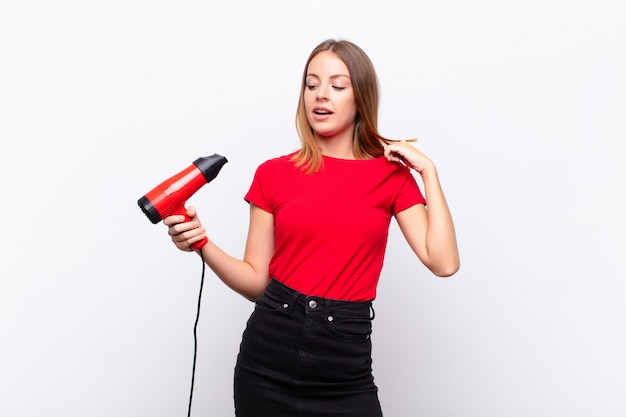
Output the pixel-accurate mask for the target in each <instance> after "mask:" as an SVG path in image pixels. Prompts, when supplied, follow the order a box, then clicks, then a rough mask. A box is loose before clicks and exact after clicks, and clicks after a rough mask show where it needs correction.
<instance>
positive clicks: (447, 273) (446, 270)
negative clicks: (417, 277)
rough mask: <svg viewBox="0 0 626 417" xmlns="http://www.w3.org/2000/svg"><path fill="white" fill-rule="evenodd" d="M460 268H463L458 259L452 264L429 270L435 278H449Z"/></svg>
mask: <svg viewBox="0 0 626 417" xmlns="http://www.w3.org/2000/svg"><path fill="white" fill-rule="evenodd" d="M460 267H461V265H460V262H459V260H458V259H456V260H454V261H452V262H448V263H445V264H441V265H436V266H432V267H431V268H429V269H430V270H431V272H432V273H433V274H434V275H435V276H437V277H439V278H448V277H451V276H452V275H454V274H456V273H457V272H458V270H459V268H460Z"/></svg>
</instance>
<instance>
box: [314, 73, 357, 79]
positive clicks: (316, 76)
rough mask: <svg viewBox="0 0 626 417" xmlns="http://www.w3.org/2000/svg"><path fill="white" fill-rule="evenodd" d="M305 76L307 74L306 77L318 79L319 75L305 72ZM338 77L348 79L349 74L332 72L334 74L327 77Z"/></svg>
mask: <svg viewBox="0 0 626 417" xmlns="http://www.w3.org/2000/svg"><path fill="white" fill-rule="evenodd" d="M306 76H307V77H315V78H317V79H320V76H319V75H317V74H307V75H306ZM339 77H346V78H348V79H350V76H349V75H347V74H334V75H331V76H330V77H329V78H330V79H331V80H333V79H335V78H339Z"/></svg>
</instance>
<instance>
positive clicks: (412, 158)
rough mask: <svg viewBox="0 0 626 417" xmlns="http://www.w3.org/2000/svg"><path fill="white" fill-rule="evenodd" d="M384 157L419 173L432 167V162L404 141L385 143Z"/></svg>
mask: <svg viewBox="0 0 626 417" xmlns="http://www.w3.org/2000/svg"><path fill="white" fill-rule="evenodd" d="M385 158H387V160H388V161H391V162H401V163H403V164H405V165H406V166H408V167H409V168H413V169H414V170H416V171H417V172H419V173H420V174H421V173H422V172H423V171H424V170H425V169H427V168H431V167H434V164H433V162H432V161H431V160H430V159H428V157H427V156H426V155H424V154H423V153H422V152H421V151H419V150H418V149H416V148H415V147H413V146H411V145H410V144H409V143H407V142H405V141H400V142H392V143H390V144H388V145H386V146H385Z"/></svg>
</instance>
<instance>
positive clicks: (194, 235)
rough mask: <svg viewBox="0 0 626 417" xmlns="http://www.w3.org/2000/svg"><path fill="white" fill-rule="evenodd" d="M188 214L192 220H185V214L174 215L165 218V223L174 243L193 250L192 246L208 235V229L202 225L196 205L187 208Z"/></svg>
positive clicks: (185, 249)
mask: <svg viewBox="0 0 626 417" xmlns="http://www.w3.org/2000/svg"><path fill="white" fill-rule="evenodd" d="M187 216H189V218H190V219H191V220H189V221H185V216H181V215H173V216H169V217H166V218H164V219H163V224H164V225H165V226H167V228H168V231H167V234H168V235H170V237H171V238H172V242H174V245H176V247H177V248H178V249H180V250H182V251H185V252H193V251H194V250H195V249H193V248H192V247H191V246H192V245H193V244H194V243H196V242H200V241H201V240H202V239H204V238H205V237H206V229H205V228H204V227H202V223H201V222H200V218H199V217H198V214H197V212H196V209H195V208H194V207H191V206H190V207H189V208H188V209H187Z"/></svg>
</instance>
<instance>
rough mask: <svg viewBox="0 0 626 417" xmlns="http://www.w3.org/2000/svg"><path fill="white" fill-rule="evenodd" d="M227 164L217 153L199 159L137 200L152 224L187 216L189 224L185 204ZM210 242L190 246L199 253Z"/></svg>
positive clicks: (204, 240) (204, 241)
mask: <svg viewBox="0 0 626 417" xmlns="http://www.w3.org/2000/svg"><path fill="white" fill-rule="evenodd" d="M226 162H228V160H227V159H226V158H224V157H223V156H221V155H218V154H213V155H211V156H207V157H201V158H198V159H196V160H195V161H194V162H193V164H191V165H190V166H189V167H187V168H186V169H184V170H182V171H181V172H179V173H178V174H176V175H174V176H173V177H171V178H169V179H167V180H165V181H163V182H162V183H161V184H159V185H158V186H156V187H155V188H154V189H152V191H150V192H148V193H147V194H146V195H144V196H143V197H141V198H140V199H139V200H137V204H139V207H140V208H141V211H143V212H144V214H145V215H146V216H147V217H148V219H150V221H151V222H152V223H153V224H157V223H158V222H160V221H161V220H163V219H164V218H165V217H168V216H172V215H182V216H185V221H186V222H188V221H190V220H191V219H190V218H189V216H187V209H186V208H185V203H186V202H187V200H188V199H189V197H191V196H192V195H193V194H195V192H196V191H198V190H199V189H200V187H202V186H203V185H204V184H208V183H209V182H211V181H213V180H214V179H215V177H217V174H218V173H219V172H220V169H222V166H224V164H225V163H226ZM207 242H208V239H207V238H204V239H203V240H201V241H200V242H196V243H194V244H193V245H192V246H191V247H192V248H193V249H196V250H197V249H200V248H202V247H203V246H204V245H206V243H207Z"/></svg>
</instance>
